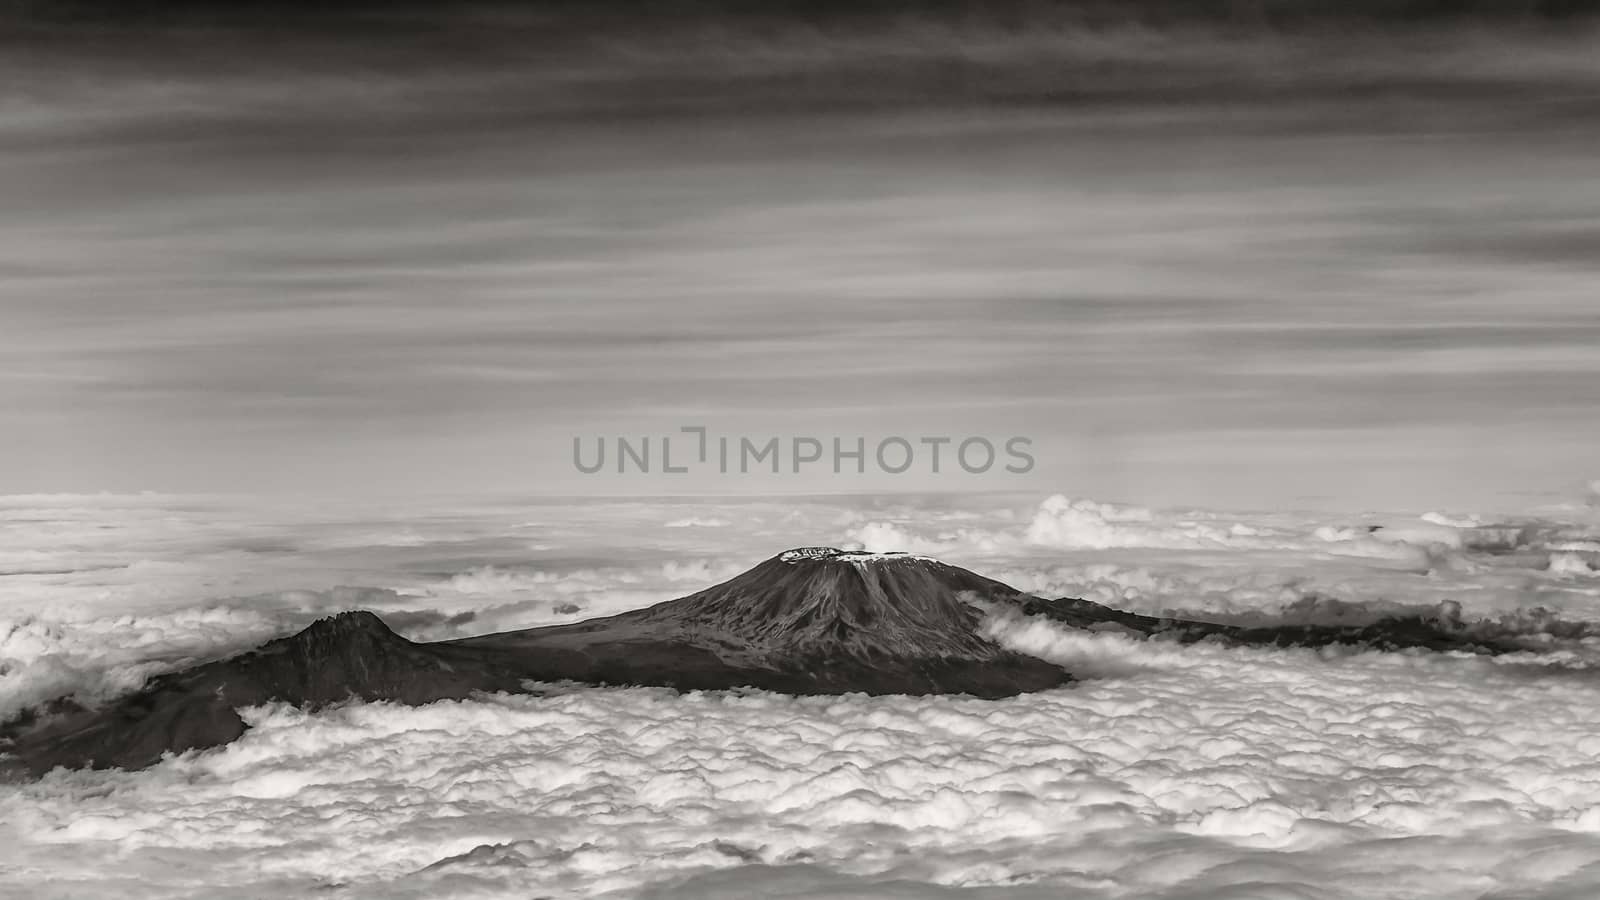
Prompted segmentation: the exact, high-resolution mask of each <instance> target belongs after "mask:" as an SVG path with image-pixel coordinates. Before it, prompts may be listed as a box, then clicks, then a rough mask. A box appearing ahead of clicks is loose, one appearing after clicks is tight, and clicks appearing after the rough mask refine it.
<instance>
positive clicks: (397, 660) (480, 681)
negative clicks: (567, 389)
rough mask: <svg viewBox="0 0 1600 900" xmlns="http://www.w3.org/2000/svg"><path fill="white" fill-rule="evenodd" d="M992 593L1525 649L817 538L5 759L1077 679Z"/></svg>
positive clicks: (47, 736) (1083, 611)
mask: <svg viewBox="0 0 1600 900" xmlns="http://www.w3.org/2000/svg"><path fill="white" fill-rule="evenodd" d="M982 604H995V605H1009V606H1012V607H1014V608H1016V609H1017V610H1019V611H1020V612H1021V613H1022V614H1025V615H1037V616H1043V617H1046V618H1049V619H1052V620H1054V621H1057V622H1059V623H1062V624H1064V625H1068V626H1071V627H1076V628H1097V629H1105V628H1113V629H1116V630H1119V631H1122V632H1124V633H1128V634H1133V635H1138V636H1144V637H1150V638H1162V639H1173V640H1178V641H1183V642H1192V641H1198V640H1216V641H1223V642H1228V643H1234V644H1264V645H1276V646H1285V645H1304V646H1323V645H1327V644H1338V643H1351V644H1372V645H1376V646H1380V647H1389V648H1394V647H1426V648H1430V649H1449V650H1461V649H1466V650H1474V651H1488V652H1500V651H1503V650H1507V649H1517V648H1516V647H1514V646H1510V645H1503V646H1502V645H1499V644H1496V643H1495V642H1494V641H1492V640H1489V639H1485V638H1474V637H1472V636H1471V633H1470V632H1468V631H1466V630H1463V629H1462V628H1460V627H1459V626H1458V625H1456V624H1455V623H1451V622H1441V621H1432V620H1424V619H1419V618H1409V619H1391V620H1384V621H1383V622H1379V623H1376V624H1373V625H1368V626H1362V627H1359V628H1355V627H1322V626H1280V627H1265V628H1242V627H1238V626H1229V625H1221V624H1215V623H1207V622H1196V621H1189V620H1181V619H1163V618H1154V617H1149V616H1140V615H1136V614H1134V613H1127V612H1121V611H1118V610H1114V609H1111V608H1109V607H1105V606H1101V605H1100V604H1097V603H1091V602H1089V601H1086V600H1075V599H1060V600H1045V599H1041V598H1038V597H1033V596H1029V595H1026V594H1023V593H1022V592H1020V591H1018V590H1016V589H1014V588H1011V587H1009V586H1007V585H1005V584H1002V583H1000V582H998V581H994V580H992V579H988V578H984V577H983V576H981V575H977V574H974V573H972V572H969V571H967V570H966V569H962V568H959V567H956V566H952V565H948V564H946V563H942V562H940V561H938V560H935V559H929V558H927V557H921V556H910V555H906V554H897V553H866V552H860V551H848V550H836V549H833V548H829V547H810V548H802V549H798V550H791V551H788V552H786V553H782V554H780V555H778V556H775V557H773V558H771V559H769V560H767V561H765V562H763V563H761V564H759V565H757V566H756V567H755V568H753V569H750V570H749V571H747V572H744V573H742V574H740V575H738V576H736V577H734V578H732V579H730V580H728V581H725V582H723V583H722V584H718V585H715V586H713V587H709V588H706V589H705V590H703V591H700V592H699V593H696V594H691V595H689V596H687V597H683V598H680V599H677V600H669V601H667V602H665V603H659V604H657V605H655V606H651V607H648V608H646V609H640V610H634V611H631V612H625V613H622V614H620V615H615V616H609V617H606V618H601V619H591V620H588V621H585V622H579V623H576V624H571V625H555V626H548V627H544V628H530V629H526V630H522V631H508V632H502V633H499V634H489V635H483V636H480V637H474V638H467V639H464V640H457V641H447V642H438V643H415V642H412V641H408V640H406V639H405V638H403V637H401V636H399V635H397V634H395V633H394V632H393V631H391V630H390V629H389V627H388V626H387V625H385V624H384V623H383V621H382V620H381V619H379V618H378V617H377V616H375V615H373V614H372V613H370V612H347V613H341V614H339V615H337V616H333V617H331V618H326V619H321V620H319V621H317V622H316V623H314V624H312V625H311V626H310V627H308V628H306V629H305V630H304V631H301V632H300V633H298V634H295V635H292V636H290V637H285V638H280V639H278V640H274V641H271V642H269V643H267V644H264V645H262V646H261V647H259V648H257V649H255V650H252V651H249V652H247V653H243V654H240V655H238V656H233V657H230V658H227V659H222V660H217V661H215V662H210V663H206V664H204V665H200V666H196V667H194V668H191V669H187V670H184V671H181V672H175V673H172V674H169V675H163V676H160V677H158V678H155V679H153V680H152V681H151V682H150V683H149V684H148V685H146V686H145V687H144V688H143V689H141V690H139V691H138V692H136V693H133V694H131V695H128V696H126V697H123V698H120V699H118V700H116V701H113V702H111V703H109V704H107V705H105V706H103V707H99V708H87V707H84V706H81V705H78V704H76V703H74V702H72V701H71V700H62V701H58V702H57V703H55V704H52V705H50V706H49V707H47V708H43V709H37V710H32V711H30V712H28V713H26V714H24V715H23V716H22V717H20V718H18V719H15V720H13V721H11V722H9V723H6V724H4V725H0V754H4V755H0V774H4V773H5V772H6V771H10V772H12V773H16V774H30V775H35V776H37V775H41V774H43V773H45V772H47V771H49V770H50V769H52V768H55V767H57V766H65V767H67V768H83V767H94V768H112V767H121V768H140V767H143V766H147V765H151V764H153V763H155V762H157V761H159V760H160V758H161V756H162V754H164V753H166V752H169V751H171V752H182V751H184V750H190V749H196V748H203V747H213V746H217V745H219V744H225V743H227V742H229V741H231V740H233V739H234V738H236V737H238V736H239V735H240V734H242V733H243V732H244V730H245V728H246V725H245V723H244V721H243V719H241V718H240V717H239V715H238V713H237V712H236V710H237V709H239V708H241V707H246V706H251V705H255V704H260V703H265V702H268V701H281V702H288V703H294V704H297V705H302V706H306V707H311V708H315V707H320V706H325V705H327V704H330V703H337V702H340V701H343V700H348V699H351V698H359V699H363V700H391V701H397V702H401V703H408V704H421V703H429V702H432V701H435V700H443V699H457V698H463V697H467V696H470V695H472V694H474V693H477V692H493V691H510V692H518V691H526V690H528V689H529V688H528V682H549V681H563V680H572V681H579V682H585V683H588V684H610V685H659V686H665V687H672V688H676V689H679V690H719V689H728V688H739V687H752V688H761V689H766V690H771V691H780V692H785V693H794V694H839V693H847V692H856V691H859V692H865V693H869V694H970V695H973V696H977V697H986V698H995V697H1007V696H1012V695H1015V694H1019V693H1025V692H1029V691H1038V690H1045V689H1049V688H1054V687H1059V686H1062V685H1065V684H1068V683H1069V682H1071V681H1072V676H1071V675H1070V674H1069V673H1068V672H1067V671H1065V670H1064V669H1062V668H1060V667H1058V666H1056V665H1053V664H1051V663H1048V662H1045V661H1044V660H1041V659H1037V658H1034V657H1030V656H1026V655H1023V654H1020V653H1016V652H1014V651H1011V650H1007V649H1005V648H1003V647H1001V646H999V645H998V644H995V643H994V642H993V641H991V640H989V639H988V638H986V637H984V636H983V634H982V633H981V632H982V629H981V624H982V620H983V616H984V612H983V611H982V609H981V608H980V606H981V605H982Z"/></svg>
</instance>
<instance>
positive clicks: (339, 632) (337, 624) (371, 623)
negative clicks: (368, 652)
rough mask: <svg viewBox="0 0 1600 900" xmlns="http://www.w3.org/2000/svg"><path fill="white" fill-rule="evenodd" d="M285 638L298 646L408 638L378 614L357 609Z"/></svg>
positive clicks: (326, 618)
mask: <svg viewBox="0 0 1600 900" xmlns="http://www.w3.org/2000/svg"><path fill="white" fill-rule="evenodd" d="M282 640H283V641H285V642H287V643H291V644H297V645H321V644H345V643H351V642H358V641H380V642H387V641H403V640H405V639H404V638H402V637H400V636H399V635H397V634H395V633H394V631H393V630H391V629H390V628H389V626H388V625H386V624H384V621H383V620H382V619H380V618H378V616H377V615H376V614H375V613H371V612H368V611H367V610H364V609H358V610H351V611H349V612H342V613H339V614H337V615H332V616H325V617H323V618H321V619H318V620H316V621H315V622H312V623H311V624H310V625H307V626H306V627H305V628H304V629H303V630H301V631H299V632H297V633H295V634H293V635H291V636H289V637H286V638H283V639H282Z"/></svg>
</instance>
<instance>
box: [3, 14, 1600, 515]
mask: <svg viewBox="0 0 1600 900" xmlns="http://www.w3.org/2000/svg"><path fill="white" fill-rule="evenodd" d="M897 27H899V29H900V30H895V29H892V28H891V29H887V30H883V31H870V32H850V33H848V34H844V33H840V34H831V33H827V32H825V31H824V32H818V31H817V30H815V29H799V28H791V29H787V30H785V29H778V30H777V32H776V33H773V32H771V31H770V30H769V31H767V32H761V33H760V34H759V35H757V36H751V35H750V34H745V33H741V32H739V31H738V29H732V30H731V32H728V31H715V30H712V31H707V30H706V29H704V28H700V29H686V30H685V31H683V32H682V33H674V34H671V35H668V36H666V37H651V36H650V35H648V34H641V33H637V32H629V33H626V34H622V35H620V36H619V35H617V34H606V35H604V36H603V39H601V38H593V37H591V38H589V39H586V40H585V41H583V42H578V43H574V44H559V45H551V44H548V43H546V44H532V45H527V46H524V45H520V44H518V43H517V42H515V41H501V42H497V43H495V44H494V45H493V48H492V49H493V52H487V53H480V52H478V50H477V48H476V45H474V46H473V47H472V48H468V49H463V48H461V47H455V46H453V45H452V44H451V41H450V40H449V39H448V36H446V37H439V36H437V35H435V36H430V37H429V39H428V40H426V41H397V42H393V43H392V44H390V45H383V46H380V47H378V48H377V49H372V48H371V47H370V46H367V45H365V44H364V45H363V46H362V48H361V49H360V50H359V51H356V50H352V49H351V48H350V47H348V46H346V45H344V44H342V43H340V41H341V40H343V39H344V38H338V39H335V38H329V39H328V40H327V41H326V42H325V43H318V42H315V41H310V42H307V41H300V42H274V41H270V40H264V39H262V40H256V39H251V40H246V39H240V38H238V37H237V36H229V35H226V34H224V35H221V36H217V35H213V34H191V33H182V34H178V35H177V36H172V35H163V36H160V38H159V39H150V40H144V39H141V41H140V42H138V43H137V45H135V46H125V45H124V44H122V43H119V42H118V40H117V39H116V37H115V36H112V37H110V38H104V37H102V38H98V39H97V40H98V41H101V43H90V44H87V45H85V44H82V43H78V42H76V41H75V40H65V39H60V38H58V37H57V36H55V35H50V34H44V35H41V36H38V37H37V39H35V40H32V42H31V43H30V42H28V41H24V42H22V43H21V44H19V45H17V46H14V47H12V48H11V49H13V50H15V49H18V47H22V48H23V49H26V50H27V51H28V52H14V53H9V54H8V55H7V61H6V62H5V63H4V64H3V65H4V71H3V72H0V196H3V197H4V198H5V199H4V201H3V202H0V417H3V418H0V430H3V432H4V435H5V439H4V440H3V441H0V491H4V492H32V491H94V490H102V489H107V490H119V491H120V490H144V489H150V490H162V491H219V490H220V491H274V492H275V491H285V490H296V491H304V492H309V493H316V494H328V495H333V496H339V495H343V494H365V493H379V492H396V491H411V490H419V491H420V490H426V491H471V492H479V491H492V492H505V493H528V492H545V493H561V494H570V493H578V494H582V493H587V492H597V493H612V494H616V493H672V492H685V493H694V492H719V493H721V492H728V493H739V492H752V491H767V490H777V491H791V490H817V491H857V490H901V489H917V490H926V489H950V490H1008V491H1011V490H1024V491H1028V490H1039V491H1049V492H1056V491H1063V492H1066V493H1069V494H1074V495H1086V496H1095V497H1103V498H1107V499H1123V500H1130V501H1136V502H1144V503H1177V504H1189V503H1194V504H1214V505H1231V506H1279V505H1296V506H1339V507H1348V506H1383V507H1388V508H1409V507H1431V506H1447V507H1455V508H1486V507H1505V506H1516V505H1520V504H1521V503H1522V502H1523V501H1525V500H1527V499H1528V498H1529V497H1534V496H1538V495H1540V493H1541V492H1545V493H1546V494H1552V493H1553V494H1571V493H1572V492H1574V491H1576V490H1578V489H1580V488H1581V486H1582V485H1583V484H1585V483H1586V482H1587V481H1588V480H1590V479H1593V478H1600V455H1597V454H1596V452H1595V448H1596V447H1597V446H1600V300H1597V296H1596V294H1597V288H1600V162H1597V160H1596V158H1595V154H1594V151H1593V148H1594V146H1595V145H1596V140H1597V139H1600V127H1596V123H1597V122H1600V120H1597V119H1596V118H1595V117H1594V116H1593V105H1594V101H1593V97H1594V96H1595V89H1596V86H1597V85H1600V65H1596V64H1595V63H1594V60H1595V59H1596V58H1600V57H1597V55H1596V54H1595V53H1594V50H1595V42H1594V41H1593V40H1591V39H1589V38H1586V37H1584V36H1582V35H1576V36H1574V35H1568V36H1566V37H1562V38H1559V39H1557V38H1539V39H1538V40H1534V39H1531V38H1530V39H1526V40H1524V39H1517V40H1520V41H1521V43H1517V42H1515V41H1513V39H1511V38H1504V39H1502V38H1498V37H1497V38H1486V37H1483V36H1482V34H1481V33H1471V34H1465V35H1462V34H1455V33H1451V34H1450V35H1449V36H1447V37H1446V38H1438V37H1427V38H1426V39H1425V40H1424V39H1413V38H1410V37H1408V38H1405V39H1404V40H1402V39H1392V38H1384V37H1381V36H1372V35H1368V36H1366V37H1363V38H1361V41H1360V42H1359V45H1360V47H1361V48H1362V49H1361V51H1360V52H1352V51H1351V50H1350V48H1349V47H1348V46H1347V45H1344V44H1341V43H1339V42H1330V41H1311V42H1306V41H1291V40H1288V39H1273V40H1264V39H1259V38H1255V39H1249V40H1240V41H1232V40H1231V39H1230V40H1224V39H1222V38H1218V37H1215V36H1206V35H1199V34H1193V33H1185V34H1181V35H1174V34H1151V33H1143V32H1127V31H1116V32H1113V33H1102V32H1083V31H1081V30H1075V29H1069V28H1064V27H1063V28H1057V29H1055V30H1053V31H1050V30H1046V31H1045V32H1042V33H1041V32H1040V31H1038V30H1037V29H1035V30H1025V31H1021V32H1018V31H1005V30H997V29H995V28H992V27H979V26H973V25H968V26H964V27H963V28H951V27H946V26H938V27H936V26H933V25H928V24H926V23H924V24H921V25H916V24H913V25H906V26H897ZM553 46H554V47H556V48H557V49H559V50H560V52H557V49H552V47H553ZM574 48H576V49H574ZM1586 98H1587V99H1586ZM693 424H703V425H707V426H709V427H711V428H712V429H714V430H715V431H718V432H720V433H724V434H733V435H740V434H748V435H751V436H753V437H759V438H761V439H765V437H766V436H769V435H780V436H789V435H816V436H818V437H820V438H822V439H824V440H827V439H829V438H831V437H832V436H836V435H839V436H846V437H854V436H856V435H863V436H866V437H867V438H869V439H876V438H877V437H881V436H886V435H905V436H908V437H912V438H915V437H918V436H923V435H950V436H954V437H956V438H957V439H958V440H959V439H960V438H961V437H965V436H969V435H980V436H987V437H990V438H993V439H995V440H996V442H997V443H998V442H1000V441H1003V440H1004V439H1005V438H1006V437H1010V436H1013V435H1023V436H1027V437H1030V438H1031V439H1032V441H1033V455H1034V457H1035V458H1036V461H1037V465H1036V467H1035V469H1034V470H1033V471H1032V472H1030V473H1028V474H1026V475H1020V476H1016V475H1005V474H1000V473H991V474H989V475H986V476H983V477H976V476H974V477H966V476H959V475H951V474H948V473H947V474H944V475H941V476H940V477H937V478H935V477H932V476H929V475H927V474H926V473H925V471H923V470H921V469H920V468H919V469H917V470H915V472H914V473H912V474H908V475H906V476H899V477H892V476H883V475H878V476H869V477H844V478H840V477H834V476H832V475H831V474H829V472H828V469H827V467H826V466H823V467H819V471H818V473H816V474H814V475H810V476H807V475H802V476H794V475H792V474H785V475H782V476H768V477H765V478H756V477H743V478H739V477H716V476H702V475H699V474H695V475H691V476H688V477H686V478H683V479H682V480H677V481H675V480H672V479H670V478H667V477H661V476H652V477H619V476H615V475H597V476H584V475H581V474H579V473H577V472H576V471H575V470H574V467H573V465H572V458H571V449H572V440H573V438H574V437H583V438H585V439H592V438H594V437H598V436H602V435H603V436H607V437H614V436H616V435H619V434H620V435H627V436H642V435H661V434H665V433H670V432H675V431H676V430H677V428H678V427H679V426H680V425H693ZM918 472H920V473H922V474H917V473H918Z"/></svg>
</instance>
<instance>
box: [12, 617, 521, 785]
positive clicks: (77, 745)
mask: <svg viewBox="0 0 1600 900" xmlns="http://www.w3.org/2000/svg"><path fill="white" fill-rule="evenodd" d="M519 684H520V681H519V679H518V678H517V677H516V675H515V674H514V673H511V672H508V671H505V670H502V669H498V668H496V667H495V666H494V665H493V664H492V662H488V661H485V660H481V659H478V658H476V657H474V656H473V655H472V654H463V653H460V652H458V651H452V650H450V649H449V648H446V647H439V646H437V645H428V644H414V643H412V642H410V641H408V640H406V639H405V638H402V637H400V636H399V635H397V634H395V633H394V632H393V631H390V630H389V627H388V626H387V625H385V624H383V620H381V619H379V618H378V617H377V616H375V615H373V614H372V613H370V612H347V613H340V614H339V615H337V616H332V617H330V618H326V619H321V620H319V621H317V622H316V623H314V624H312V625H311V626H310V627H309V628H307V629H305V630H304V631H302V632H300V633H299V634H296V635H293V636H291V637H286V638H279V639H278V640H275V641H270V642H268V643H266V644H264V645H262V646H261V647H260V648H258V649H256V650H252V651H250V652H248V653H244V654H241V655H239V656H235V657H232V658H230V659H224V660H219V661H217V662H212V663H207V664H205V665H201V666H197V667H195V668H192V669H189V670H187V671H183V672H175V673H173V674H170V675H163V676H160V677H158V678H155V679H153V680H152V681H151V682H150V683H149V684H148V685H146V686H145V688H144V689H143V690H140V691H139V692H137V693H135V694H132V695H131V696H128V697H124V698H122V699H121V700H120V701H117V702H115V703H113V704H112V705H110V706H109V707H107V708H105V709H98V710H91V709H83V708H81V707H78V708H73V709H69V710H67V711H65V712H62V713H58V714H57V715H53V716H43V717H39V718H38V720H37V721H28V720H24V721H21V722H14V723H11V724H10V725H8V726H6V727H5V728H4V729H0V735H3V736H5V737H10V738H12V739H13V740H14V741H15V744H14V746H12V747H9V748H6V747H4V746H3V745H0V750H9V752H10V753H12V754H14V755H15V756H16V757H18V759H20V761H21V762H22V763H23V765H24V766H25V768H27V769H28V770H29V771H31V772H33V773H35V774H42V773H43V772H45V771H49V770H50V769H51V768H54V767H55V766H66V767H68V768H82V767H86V766H92V767H95V768H140V767H143V766H147V765H150V764H151V763H154V762H156V761H157V760H159V759H160V758H161V754H162V753H164V752H166V751H168V750H171V751H173V752H182V751H184V750H189V749H193V748H198V747H213V746H216V745H218V744H225V743H227V742H229V741H231V740H233V739H234V738H236V737H238V736H239V735H241V734H243V733H244V729H245V724H244V721H243V720H242V719H240V718H239V714H238V713H237V712H235V710H236V709H238V708H239V707H244V706H251V705H254V704H258V703H265V702H268V701H272V700H284V701H288V702H291V703H297V704H305V705H307V706H313V707H315V706H323V705H326V704H328V703H334V702H337V701H340V700H346V699H350V698H352V697H359V698H361V699H364V700H398V701H400V702H402V703H414V704H419V703H429V702H432V701H434V700H441V699H446V698H451V697H464V696H466V695H467V694H469V693H471V692H472V691H474V690H490V691H492V690H516V689H517V688H518V686H519Z"/></svg>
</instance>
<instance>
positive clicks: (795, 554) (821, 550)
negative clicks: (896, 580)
mask: <svg viewBox="0 0 1600 900" xmlns="http://www.w3.org/2000/svg"><path fill="white" fill-rule="evenodd" d="M778 559H779V560H781V561H783V562H786V563H789V564H790V565H795V564H797V563H804V562H819V561H823V560H833V561H837V562H882V561H889V560H916V561H919V562H938V560H936V559H934V558H933V557H931V556H916V555H914V554H911V553H906V552H904V551H901V550H885V551H873V550H841V549H839V548H838V547H796V548H795V549H793V550H786V551H784V552H783V553H780V554H778Z"/></svg>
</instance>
